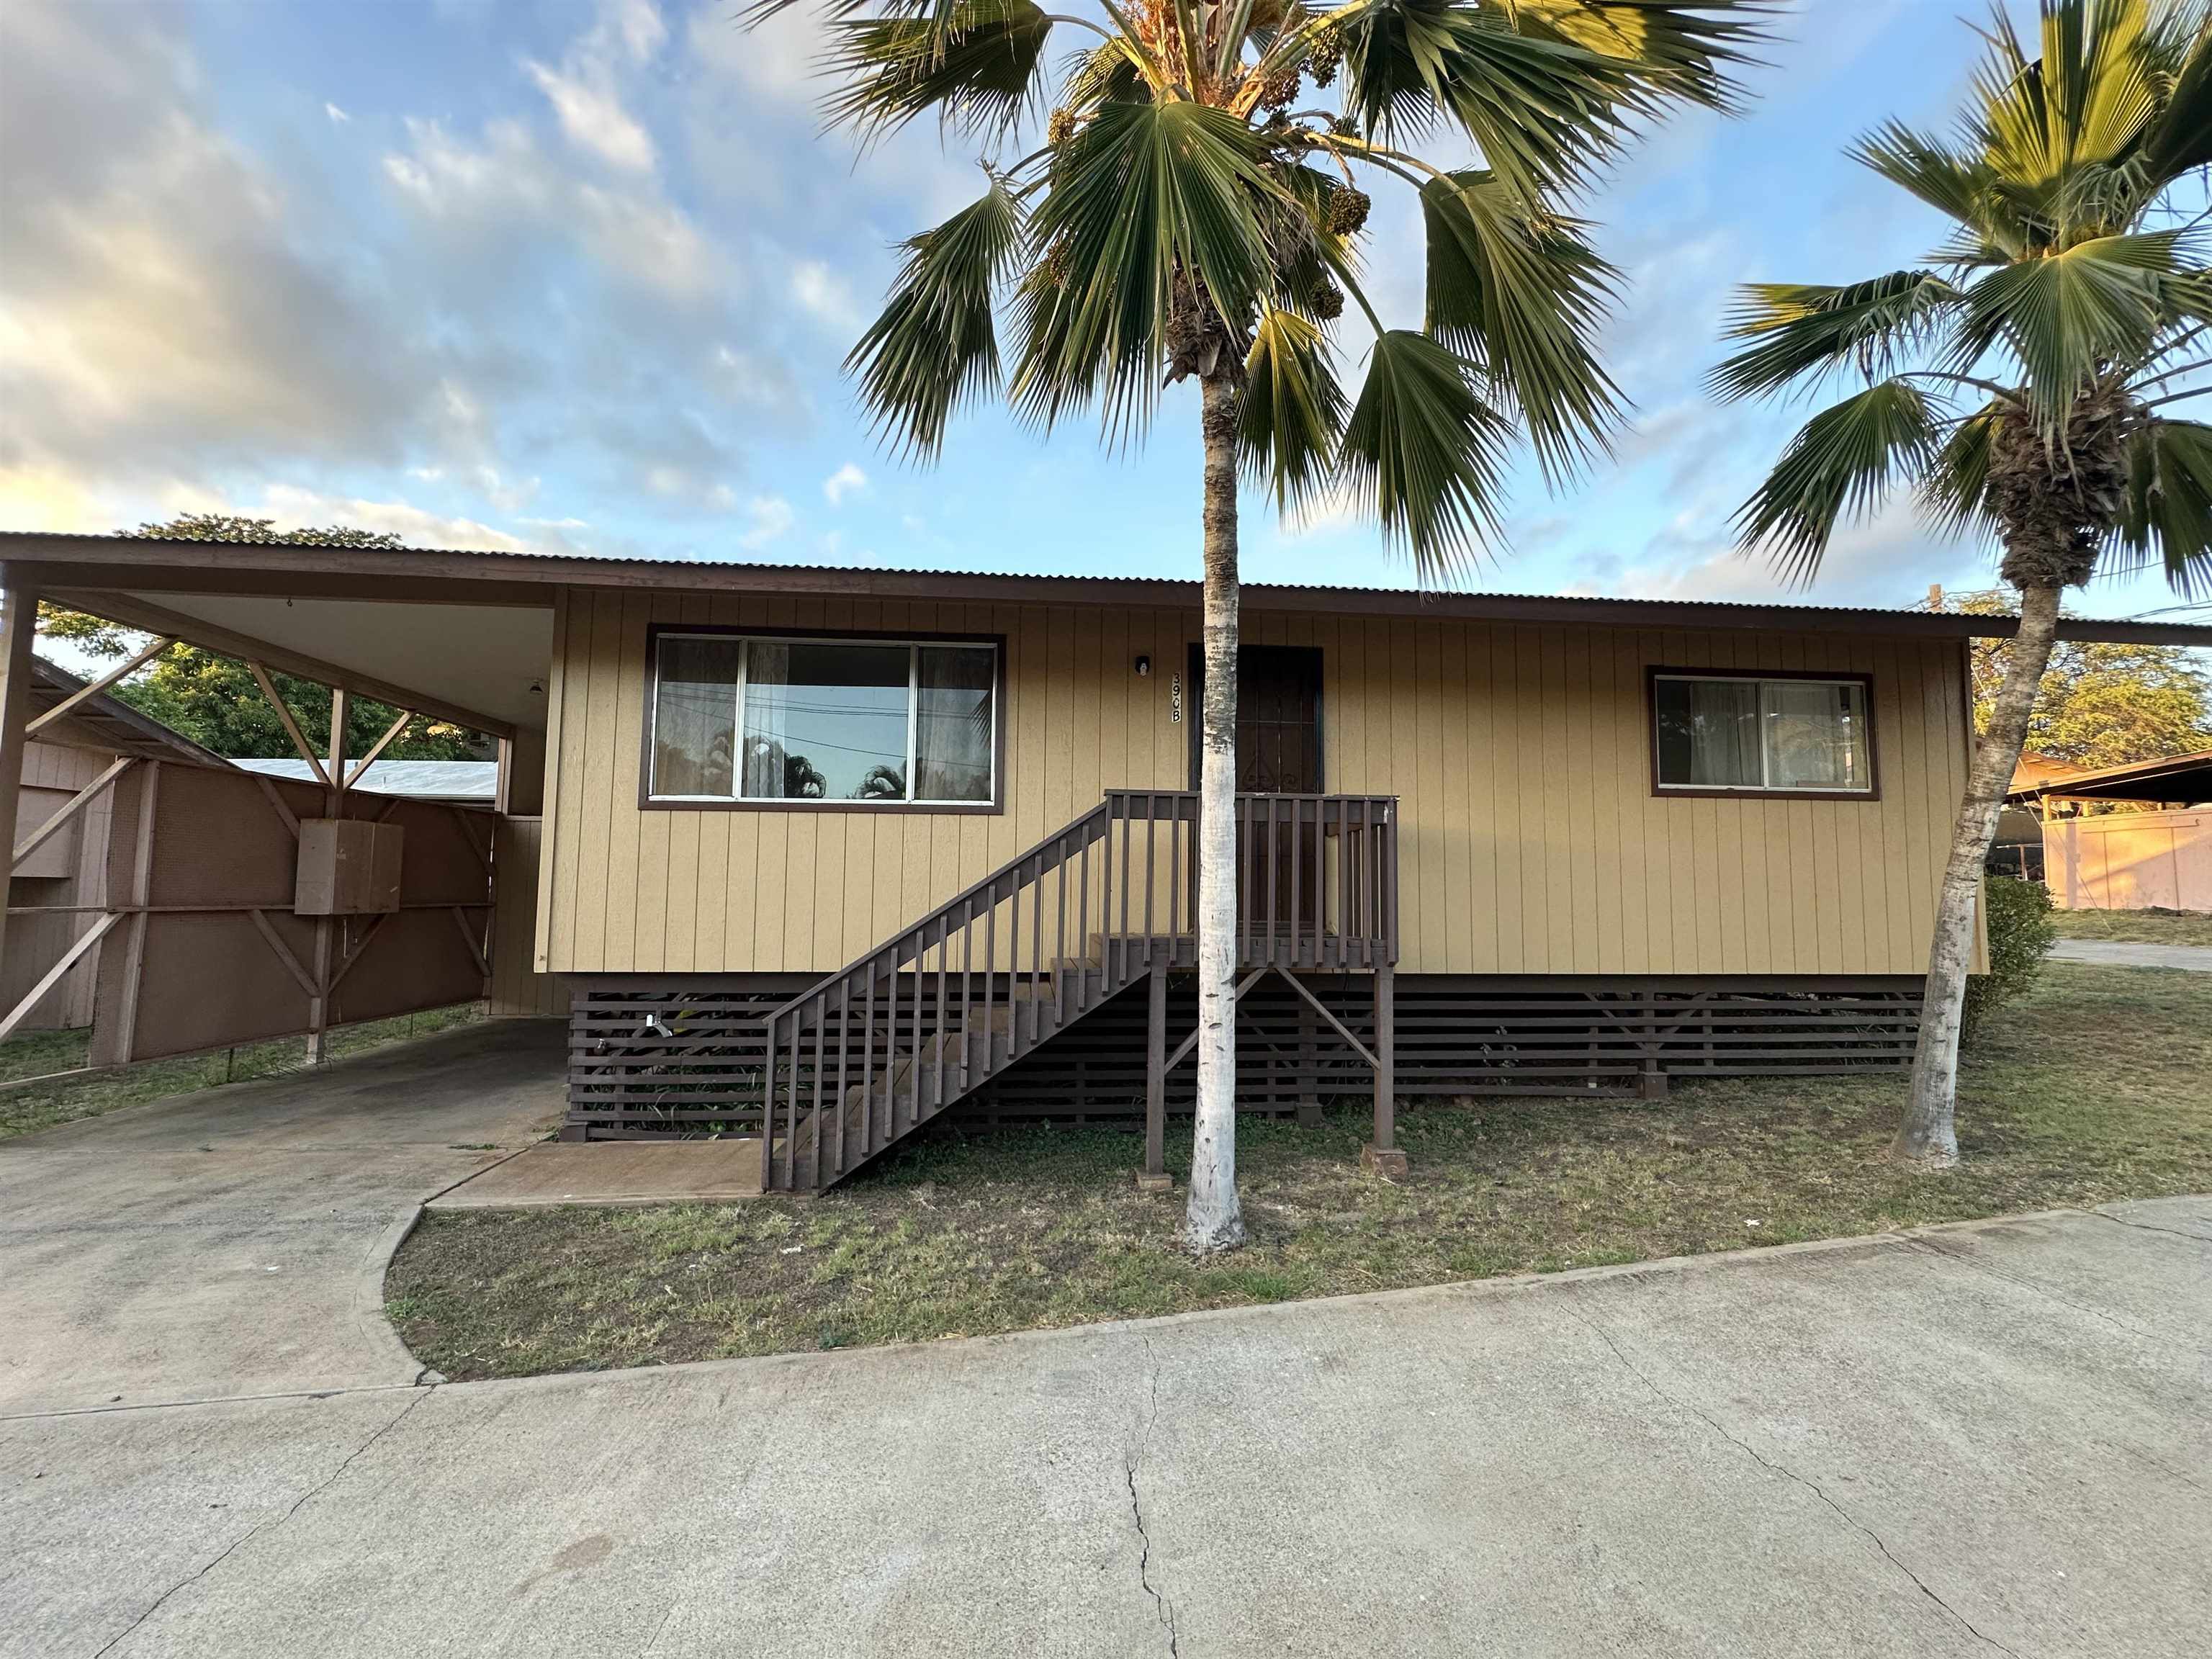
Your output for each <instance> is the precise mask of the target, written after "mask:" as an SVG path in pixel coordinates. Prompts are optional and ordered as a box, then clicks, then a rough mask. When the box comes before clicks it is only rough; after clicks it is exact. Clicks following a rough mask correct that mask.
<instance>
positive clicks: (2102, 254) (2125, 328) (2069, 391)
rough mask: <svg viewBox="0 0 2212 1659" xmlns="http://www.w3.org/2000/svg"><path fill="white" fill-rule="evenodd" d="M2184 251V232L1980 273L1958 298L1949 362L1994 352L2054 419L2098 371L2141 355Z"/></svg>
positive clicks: (2104, 241)
mask: <svg viewBox="0 0 2212 1659" xmlns="http://www.w3.org/2000/svg"><path fill="white" fill-rule="evenodd" d="M2186 250H2187V241H2186V235H2185V233H2184V232H2181V231H2166V230H2161V231H2146V232H2142V233H2138V234H2131V235H2121V236H2100V237H2097V238H2095V239H2093V240H2089V241H2086V242H2076V243H2075V245H2074V246H2071V247H2069V248H2067V249H2065V250H2064V251H2063V252H2057V253H2053V254H2050V255H2048V256H2046V257H2045V258H2036V259H2024V260H2021V261H2020V262H2018V263H2016V264H2008V265H2002V266H2000V267H1998V268H1997V269H1996V270H1991V271H1989V272H1987V273H1985V274H1984V276H1981V277H1979V278H1978V279H1977V280H1976V281H1975V282H1974V283H1972V285H1971V286H1970V287H1968V288H1967V289H1966V290H1965V292H1964V295H1963V299H1964V307H1965V310H1964V319H1963V321H1962V324H1961V325H1960V330H1959V334H1958V340H1957V343H1956V344H1955V346H1954V350H1953V358H1954V362H1955V363H1956V364H1957V366H1959V367H1960V368H1965V367H1966V366H1968V365H1970V364H1972V363H1974V362H1978V361H1979V360H1980V359H1981V357H1982V356H1984V354H1985V353H1987V352H1989V351H1990V350H1991V349H1995V348H1996V347H1997V346H1999V345H2000V344H2002V346H2003V347H2005V348H2006V349H2008V350H2009V351H2010V352H2011V354H2012V355H2013V356H2014V357H2015V358H2016V359H2017V360H2018V361H2019V363H2020V366H2021V370H2022V371H2023V373H2024V374H2025V376H2026V380H2027V385H2026V388H2025V389H2026V392H2027V397H2028V399H2029V402H2030V403H2031V404H2032V405H2033V407H2034V408H2035V409H2036V410H2038V411H2039V413H2041V414H2042V415H2044V416H2046V417H2054V418H2055V416H2056V413H2057V410H2060V409H2061V408H2063V406H2064V405H2065V404H2066V403H2067V402H2068V401H2069V399H2071V398H2073V397H2074V396H2075V394H2076V393H2077V392H2081V390H2082V389H2083V388H2084V387H2086V386H2087V385H2088V384H2089V382H2090V380H2091V379H2092V378H2093V376H2094V375H2095V374H2097V373H2098V372H2099V371H2100V368H2101V367H2102V366H2104V365H2106V364H2108V363H2111V362H2126V361H2129V360H2130V359H2138V358H2141V357H2142V356H2146V355H2148V353H2149V352H2150V350H2151V349H2152V348H2153V345H2154V341H2155V338H2156V336H2157V331H2158V328H2159V325H2160V323H2161V322H2162V321H2165V320H2167V319H2168V318H2169V316H2170V313H2169V312H2168V309H2167V302H2168V295H2167V289H2166V283H2167V282H2168V281H2169V279H2171V278H2173V277H2175V276H2180V275H2182V274H2184V270H2183V267H2182V266H2181V265H2180V264H2179V260H2180V258H2182V257H2183V256H2184V255H2185V252H2186Z"/></svg>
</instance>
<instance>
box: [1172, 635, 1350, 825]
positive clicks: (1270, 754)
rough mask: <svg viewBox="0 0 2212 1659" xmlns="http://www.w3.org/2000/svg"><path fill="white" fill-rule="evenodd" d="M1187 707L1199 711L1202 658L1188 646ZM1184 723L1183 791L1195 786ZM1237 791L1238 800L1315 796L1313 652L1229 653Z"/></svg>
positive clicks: (1317, 693) (1194, 724)
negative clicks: (1186, 765)
mask: <svg viewBox="0 0 2212 1659" xmlns="http://www.w3.org/2000/svg"><path fill="white" fill-rule="evenodd" d="M1190 684H1191V693H1192V696H1191V707H1192V708H1194V709H1198V710H1203V709H1204V708H1205V707H1206V655H1205V652H1204V650H1203V649H1202V648H1201V647H1199V646H1197V645H1193V646H1192V647H1190ZM1201 723H1202V715H1201V716H1200V718H1194V719H1193V720H1192V721H1191V723H1190V787H1192V788H1194V789H1195V788H1197V787H1198V755H1199V728H1200V724H1201ZM1237 788H1238V789H1239V790H1240V791H1242V792H1244V793H1251V794H1265V795H1318V794H1319V793H1322V781H1321V652H1320V650H1319V648H1318V647H1313V646H1304V645H1247V646H1241V647H1238V648H1237Z"/></svg>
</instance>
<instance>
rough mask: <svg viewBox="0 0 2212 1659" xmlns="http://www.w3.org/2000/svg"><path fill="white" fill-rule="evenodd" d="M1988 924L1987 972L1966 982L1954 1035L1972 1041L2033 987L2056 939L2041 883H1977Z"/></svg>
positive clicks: (1998, 879)
mask: <svg viewBox="0 0 2212 1659" xmlns="http://www.w3.org/2000/svg"><path fill="white" fill-rule="evenodd" d="M1982 894H1983V897H1982V904H1983V908H1984V911H1985V913H1986V914H1987V915H1988V916H1989V923H1990V971H1989V972H1988V973H1986V974H1971V975H1968V976H1967V979H1966V1011H1965V1012H1964V1014H1963V1015H1962V1016H1961V1019H1960V1028H1959V1035H1960V1037H1961V1039H1964V1038H1967V1037H1971V1036H1973V1035H1974V1032H1975V1030H1976V1029H1977V1028H1978V1027H1979V1026H1980V1024H1981V1023H1982V1021H1983V1019H1984V1018H1985V1017H1986V1016H1987V1015H1988V1014H1989V1013H1990V1011H1991V1010H1992V1009H1994V1008H1996V1007H1998V1006H2001V1005H2002V1004H2004V1003H2007V1002H2010V1001H2011V1000H2013V999H2014V998H2015V997H2016V996H2019V995H2021V994H2023V993H2025V992H2027V990H2029V989H2030V988H2031V987H2033V985H2034V984H2035V981H2036V980H2037V979H2038V978H2039V976H2040V975H2041V974H2042V972H2043V955H2044V952H2045V951H2048V950H2049V949H2050V948H2051V940H2052V939H2056V938H2057V931H2056V930H2055V929H2054V928H2053V927H2051V894H2050V892H2049V891H2048V890H2046V889H2045V887H2044V886H2043V884H2041V883H2040V882H2033V881H2021V880H2020V879H2018V878H2015V877H2012V876H1991V877H1990V878H1989V879H1988V880H1987V881H1985V882H1984V883H1983V884H1982Z"/></svg>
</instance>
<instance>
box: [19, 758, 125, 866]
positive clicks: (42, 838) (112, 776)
mask: <svg viewBox="0 0 2212 1659" xmlns="http://www.w3.org/2000/svg"><path fill="white" fill-rule="evenodd" d="M137 764H138V757H137V756H136V755H125V756H123V757H121V758H120V759H118V760H117V761H115V762H113V763H112V764H111V765H110V766H109V767H108V769H106V771H105V772H102V773H101V774H100V775H99V776H98V777H96V778H94V780H93V781H91V782H90V783H88V784H87V785H85V787H83V788H82V789H80V790H78V791H77V792H76V793H75V794H74V795H71V796H70V798H69V799H67V800H65V801H64V802H63V803H62V804H61V808H60V810H59V811H57V812H56V813H55V814H54V815H53V817H50V818H48V819H47V820H46V822H45V823H42V824H40V826H39V827H38V828H37V829H33V830H32V831H31V833H30V834H29V835H27V836H24V837H23V839H22V840H21V841H19V842H16V843H15V854H14V856H13V857H12V858H11V859H10V860H9V864H8V867H9V870H10V871H13V870H15V868H16V867H17V866H20V865H21V863H22V862H23V860H25V859H27V858H28V857H30V856H31V854H33V853H35V852H37V851H38V850H39V848H40V847H42V846H44V845H45V844H46V840H47V838H48V837H49V836H54V835H58V834H59V833H60V832H61V830H62V829H63V827H64V825H66V824H67V823H69V821H70V819H71V818H73V817H76V815H77V814H78V813H79V812H81V811H83V810H84V809H85V807H86V805H88V803H89V802H90V801H91V799H92V798H93V797H94V795H97V794H98V793H100V791H101V790H103V789H105V788H106V787H107V786H108V785H109V784H111V783H112V782H114V781H116V779H118V778H119V777H121V776H122V775H124V774H125V772H128V771H129V770H130V769H131V768H132V767H134V766H136V765H137Z"/></svg>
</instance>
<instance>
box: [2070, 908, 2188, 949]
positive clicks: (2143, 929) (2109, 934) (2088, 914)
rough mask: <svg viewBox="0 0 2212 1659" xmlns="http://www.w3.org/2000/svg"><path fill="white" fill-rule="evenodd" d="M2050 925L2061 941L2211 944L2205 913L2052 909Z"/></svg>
mask: <svg viewBox="0 0 2212 1659" xmlns="http://www.w3.org/2000/svg"><path fill="white" fill-rule="evenodd" d="M2051 926H2052V927H2054V928H2056V929H2057V933H2058V937H2059V938H2061V939H2124V940H2125V941H2126V942H2127V943H2129V944H2130V945H2212V914H2208V913H2207V912H2205V911H2203V910H2053V911H2052V912H2051Z"/></svg>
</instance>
